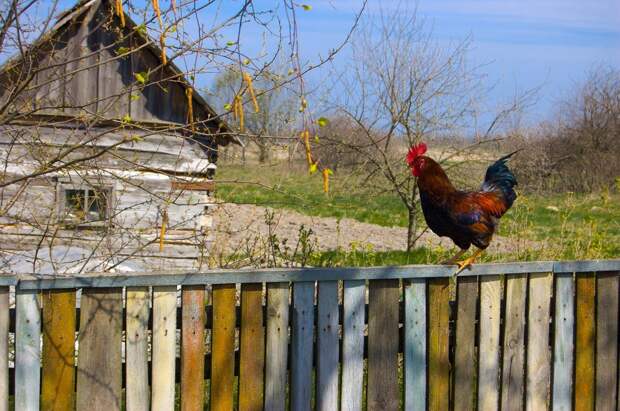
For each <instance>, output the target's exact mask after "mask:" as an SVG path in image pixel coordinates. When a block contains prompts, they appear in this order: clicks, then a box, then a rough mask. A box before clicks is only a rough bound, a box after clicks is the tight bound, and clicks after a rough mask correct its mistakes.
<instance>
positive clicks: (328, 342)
mask: <svg viewBox="0 0 620 411" xmlns="http://www.w3.org/2000/svg"><path fill="white" fill-rule="evenodd" d="M318 289H319V292H318V306H319V307H318V308H319V309H318V315H319V318H318V330H317V355H318V358H317V366H318V367H317V384H316V386H317V395H316V398H317V406H316V409H317V410H318V411H331V410H337V409H338V362H339V361H338V360H339V355H338V354H339V353H338V282H337V281H322V282H320V283H319V285H318Z"/></svg>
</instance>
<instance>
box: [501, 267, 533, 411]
mask: <svg viewBox="0 0 620 411" xmlns="http://www.w3.org/2000/svg"><path fill="white" fill-rule="evenodd" d="M526 299H527V276H526V275H525V274H518V275H514V276H509V277H508V278H507V279H506V325H505V327H504V352H503V366H502V388H501V390H502V391H501V404H502V408H501V409H502V411H521V410H522V409H523V392H524V380H523V376H524V371H525V362H524V359H525V319H526V315H525V307H526Z"/></svg>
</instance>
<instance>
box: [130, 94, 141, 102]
mask: <svg viewBox="0 0 620 411" xmlns="http://www.w3.org/2000/svg"><path fill="white" fill-rule="evenodd" d="M129 98H130V99H131V101H136V100H138V99H139V98H140V94H132V95H131V97H129Z"/></svg>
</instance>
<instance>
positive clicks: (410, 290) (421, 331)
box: [405, 280, 426, 410]
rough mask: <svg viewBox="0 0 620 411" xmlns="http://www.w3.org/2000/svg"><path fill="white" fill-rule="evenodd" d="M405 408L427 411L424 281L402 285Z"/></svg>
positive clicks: (412, 281) (413, 281) (414, 281)
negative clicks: (403, 286) (403, 287)
mask: <svg viewBox="0 0 620 411" xmlns="http://www.w3.org/2000/svg"><path fill="white" fill-rule="evenodd" d="M405 409H406V410H425V409H426V282H425V281H424V280H411V282H409V283H408V284H406V285H405Z"/></svg>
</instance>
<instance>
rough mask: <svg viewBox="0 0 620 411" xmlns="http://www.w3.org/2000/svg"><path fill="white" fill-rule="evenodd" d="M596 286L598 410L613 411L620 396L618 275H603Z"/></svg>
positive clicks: (599, 277) (601, 274) (600, 275)
mask: <svg viewBox="0 0 620 411" xmlns="http://www.w3.org/2000/svg"><path fill="white" fill-rule="evenodd" d="M596 283H597V284H596V286H597V290H596V299H597V310H596V409H598V410H611V409H614V407H615V406H616V393H617V388H616V382H617V372H618V274H617V273H599V274H598V275H597V280H596Z"/></svg>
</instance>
